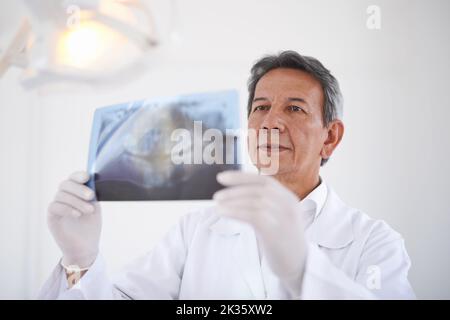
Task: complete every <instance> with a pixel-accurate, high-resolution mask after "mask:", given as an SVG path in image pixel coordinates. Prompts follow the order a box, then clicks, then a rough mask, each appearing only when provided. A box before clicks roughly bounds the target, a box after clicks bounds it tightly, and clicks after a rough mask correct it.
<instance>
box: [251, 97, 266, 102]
mask: <svg viewBox="0 0 450 320" xmlns="http://www.w3.org/2000/svg"><path fill="white" fill-rule="evenodd" d="M257 101H269V99H267V98H265V97H258V98H255V99H253V102H257Z"/></svg>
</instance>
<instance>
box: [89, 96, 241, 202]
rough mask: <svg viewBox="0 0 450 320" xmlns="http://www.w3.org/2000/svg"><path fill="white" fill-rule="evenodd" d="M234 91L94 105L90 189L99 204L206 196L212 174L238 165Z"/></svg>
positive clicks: (213, 179)
mask: <svg viewBox="0 0 450 320" xmlns="http://www.w3.org/2000/svg"><path fill="white" fill-rule="evenodd" d="M238 104H239V99H238V94H237V92H236V91H221V92H214V93H202V94H192V95H182V96H176V97H171V98H155V99H148V100H141V101H134V102H130V103H124V104H118V105H114V106H109V107H103V108H99V109H97V110H96V111H95V114H94V122H93V127H92V134H91V142H90V150H89V161H88V172H89V174H90V176H91V179H90V181H89V182H88V186H89V187H91V188H92V189H93V190H94V191H95V194H96V197H97V200H98V201H136V200H189V199H192V200H194V199H211V198H212V195H213V194H214V192H216V191H217V190H219V189H221V188H222V186H221V185H220V184H219V183H218V182H217V180H216V175H217V173H218V172H220V171H224V170H238V169H240V154H239V153H240V147H239V144H240V141H239V135H238V134H237V132H238V130H239V128H240V123H239V106H238Z"/></svg>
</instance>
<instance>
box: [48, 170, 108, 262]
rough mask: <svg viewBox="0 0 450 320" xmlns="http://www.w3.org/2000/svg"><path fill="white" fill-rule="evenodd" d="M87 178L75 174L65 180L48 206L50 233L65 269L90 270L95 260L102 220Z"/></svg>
mask: <svg viewBox="0 0 450 320" xmlns="http://www.w3.org/2000/svg"><path fill="white" fill-rule="evenodd" d="M88 180H89V175H88V174H87V173H86V172H84V171H80V172H75V173H73V174H72V175H71V176H70V177H69V179H67V180H64V181H63V182H62V183H61V184H60V186H59V189H58V191H57V192H56V195H55V199H54V201H53V202H52V203H50V205H49V206H48V215H47V218H48V219H47V221H48V226H49V229H50V231H51V233H52V235H53V238H54V239H55V241H56V243H57V244H58V246H59V248H60V249H61V251H62V253H63V258H62V262H63V264H64V265H65V266H70V265H75V266H78V267H79V268H87V267H89V266H90V265H91V264H92V263H93V262H94V260H95V258H96V257H97V253H98V244H99V240H100V231H101V225H102V219H101V214H100V211H101V210H100V205H99V203H98V202H96V201H92V200H93V199H94V198H95V194H94V191H93V190H91V189H90V188H88V187H87V186H85V185H84V183H86V182H87V181H88Z"/></svg>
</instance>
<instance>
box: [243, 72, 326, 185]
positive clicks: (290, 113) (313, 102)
mask: <svg viewBox="0 0 450 320" xmlns="http://www.w3.org/2000/svg"><path fill="white" fill-rule="evenodd" d="M323 103H324V97H323V91H322V86H321V84H320V83H319V82H318V81H317V80H316V79H315V78H314V77H313V76H311V75H310V74H308V73H306V72H304V71H301V70H296V69H287V68H278V69H274V70H271V71H269V72H268V73H266V74H265V75H264V76H263V77H262V78H261V79H260V80H259V82H258V83H257V85H256V89H255V96H254V99H253V102H252V107H251V111H250V115H249V118H248V127H249V129H250V130H252V129H253V130H257V136H258V137H259V135H260V134H261V132H262V131H261V129H263V131H266V132H268V133H267V134H268V137H269V139H268V140H269V141H268V142H269V145H268V146H264V145H261V143H257V144H258V146H255V145H253V146H252V144H251V143H250V145H249V152H250V154H252V152H253V154H255V151H256V152H259V154H260V155H262V156H264V157H271V158H273V157H279V170H278V173H276V174H275V175H276V176H277V175H286V174H288V175H289V174H293V173H295V175H296V176H298V175H305V174H306V175H311V174H312V173H316V172H318V170H319V168H320V161H321V154H320V153H321V150H322V148H323V145H324V142H325V140H326V139H327V129H326V128H324V126H323V120H322V119H323ZM271 129H275V130H276V131H277V132H278V133H279V148H278V147H277V146H276V145H272V144H271V138H270V137H271V134H270V132H274V131H271ZM255 148H258V150H255ZM263 164H264V162H262V164H261V162H260V161H256V163H255V165H256V166H257V167H258V168H259V169H262V168H263V167H264V165H263Z"/></svg>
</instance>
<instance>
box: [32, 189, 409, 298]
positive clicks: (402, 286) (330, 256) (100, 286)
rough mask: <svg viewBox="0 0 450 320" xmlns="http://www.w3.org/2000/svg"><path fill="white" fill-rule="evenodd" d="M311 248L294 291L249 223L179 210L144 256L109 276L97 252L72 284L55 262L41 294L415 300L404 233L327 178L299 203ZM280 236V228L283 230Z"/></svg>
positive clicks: (208, 210)
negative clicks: (353, 202)
mask: <svg viewBox="0 0 450 320" xmlns="http://www.w3.org/2000/svg"><path fill="white" fill-rule="evenodd" d="M298 206H299V214H301V215H303V217H304V220H305V222H306V226H307V227H306V239H307V242H308V251H307V252H308V253H307V259H306V267H305V273H304V275H303V281H302V284H301V288H299V290H298V292H299V295H298V296H291V294H290V293H289V292H288V291H287V290H286V288H283V286H282V285H281V283H280V281H278V279H277V277H276V276H275V275H274V274H273V273H272V272H271V270H270V268H269V266H268V264H267V263H266V261H265V259H264V255H263V253H262V252H260V250H259V249H258V244H257V240H256V236H255V233H254V231H253V228H252V227H251V226H249V225H247V224H245V223H242V222H239V221H237V220H235V219H231V218H228V217H224V216H220V215H219V214H218V213H216V212H215V207H214V206H211V207H209V208H205V209H201V210H199V211H196V212H192V213H189V214H187V215H185V216H184V217H182V218H181V219H180V221H179V223H178V224H177V225H175V226H174V227H172V229H171V230H170V231H169V232H168V233H167V234H166V235H165V237H164V238H163V239H162V240H161V241H160V242H159V243H158V244H157V245H156V246H155V247H154V248H153V249H152V250H151V251H150V252H149V253H147V254H146V255H145V256H143V257H141V258H139V259H137V260H135V261H134V262H132V263H131V264H129V265H128V266H127V267H126V268H125V269H124V270H123V272H122V273H120V275H119V276H117V277H114V278H113V279H112V280H110V279H109V277H108V275H107V272H106V264H105V261H104V259H103V257H102V256H101V254H100V255H99V256H98V257H97V259H96V260H95V262H94V264H93V265H92V266H91V268H90V269H89V270H88V271H87V272H86V274H85V275H84V276H83V277H82V278H81V280H80V281H79V282H78V283H77V284H76V285H75V286H73V287H72V288H70V289H68V285H67V280H66V276H65V272H64V270H63V269H62V268H61V266H60V265H59V264H58V265H57V266H56V268H55V269H54V271H53V272H52V274H51V276H50V277H49V279H48V280H47V281H46V283H45V284H44V286H43V287H42V289H41V292H40V294H39V298H41V299H376V298H381V299H413V298H415V295H414V292H413V290H412V288H411V286H410V284H409V282H408V270H409V268H410V259H409V257H408V254H407V252H406V249H405V246H404V241H403V238H402V237H401V235H400V234H399V233H397V232H396V231H394V230H393V229H392V228H390V227H389V226H388V225H387V224H386V223H385V222H384V221H381V220H374V219H371V218H370V217H368V216H367V215H366V214H364V213H362V212H361V211H359V210H356V209H353V208H351V207H348V206H347V205H346V204H345V203H343V202H342V201H341V200H340V199H339V197H338V196H337V195H336V193H335V192H334V191H333V189H332V188H331V187H330V186H328V185H327V184H326V183H325V182H324V181H322V182H321V184H320V185H319V186H318V187H317V188H316V189H314V190H313V191H312V192H311V193H310V194H309V195H308V196H307V197H306V198H305V199H303V200H302V201H300V202H299V205H298ZM280 236H281V235H280Z"/></svg>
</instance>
